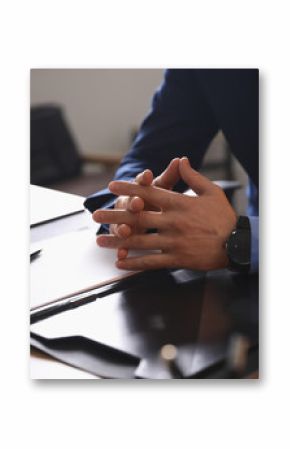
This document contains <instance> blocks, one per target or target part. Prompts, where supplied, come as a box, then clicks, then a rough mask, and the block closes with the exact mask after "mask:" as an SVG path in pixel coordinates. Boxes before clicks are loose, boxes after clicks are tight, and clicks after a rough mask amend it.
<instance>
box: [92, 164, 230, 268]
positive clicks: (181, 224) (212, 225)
mask: <svg viewBox="0 0 290 449" xmlns="http://www.w3.org/2000/svg"><path fill="white" fill-rule="evenodd" d="M149 173H151V172H150V171H149ZM151 176H152V178H153V175H152V174H151V175H149V174H148V171H147V178H150V180H151V181H152V183H150V185H148V182H147V183H146V182H144V174H143V178H142V179H143V185H142V182H140V175H139V179H138V177H137V178H136V181H135V182H134V183H129V182H125V181H113V182H111V183H110V184H109V189H110V191H111V192H112V193H114V194H115V195H117V196H118V197H119V198H120V199H121V201H120V200H119V203H120V202H123V205H125V207H124V208H116V209H114V210H97V211H95V212H94V214H93V219H94V220H95V221H96V222H98V223H108V224H111V227H110V231H111V233H110V234H107V235H100V236H98V237H97V243H98V245H99V246H102V247H106V248H116V249H117V250H118V260H117V261H116V266H117V267H118V268H121V269H126V270H146V269H157V268H177V267H180V268H190V269H194V270H205V271H207V270H214V269H220V268H225V267H226V266H227V265H228V259H227V255H226V249H225V242H226V240H227V238H228V236H229V235H230V233H231V231H232V230H233V229H234V227H235V224H236V221H237V218H236V214H235V212H234V210H233V208H232V207H231V205H230V203H229V202H228V200H227V198H226V196H225V194H224V192H223V191H222V189H220V188H219V187H218V186H216V185H215V184H214V183H212V182H211V181H210V180H209V179H207V178H206V177H204V176H202V175H201V174H200V173H198V172H197V171H195V170H193V169H192V168H191V166H190V164H189V161H188V159H187V158H182V159H180V160H179V159H174V160H173V161H172V162H171V164H170V166H169V167H168V169H167V170H166V171H165V172H164V173H163V174H162V175H161V176H160V177H159V178H158V182H153V179H151ZM179 179H182V180H183V181H184V182H185V183H186V184H187V185H188V186H189V187H190V188H191V189H192V190H193V191H194V192H195V193H196V194H197V195H198V196H194V197H192V196H188V195H184V194H181V193H176V192H173V191H171V190H168V189H171V188H172V187H173V185H172V184H173V183H174V184H175V183H176V182H177V181H178V180H179ZM144 184H145V185H144ZM146 184H147V185H146ZM153 184H154V185H153ZM166 184H167V185H166ZM158 185H161V186H162V187H163V188H162V187H158ZM126 206H127V207H126ZM147 229H155V230H156V232H154V233H146V230H147ZM112 231H113V232H112ZM129 249H142V250H158V251H157V252H154V253H152V252H151V253H148V254H145V255H142V256H138V257H128V250H129Z"/></svg>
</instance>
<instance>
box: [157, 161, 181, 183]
mask: <svg viewBox="0 0 290 449" xmlns="http://www.w3.org/2000/svg"><path fill="white" fill-rule="evenodd" d="M179 180H180V173H179V158H175V159H172V161H171V162H170V164H169V165H168V167H167V168H166V169H165V170H164V172H162V173H161V175H159V176H157V178H155V179H154V181H153V185H154V186H156V187H161V188H162V189H168V190H170V189H172V188H173V187H174V186H175V184H176V183H177V182H178V181H179Z"/></svg>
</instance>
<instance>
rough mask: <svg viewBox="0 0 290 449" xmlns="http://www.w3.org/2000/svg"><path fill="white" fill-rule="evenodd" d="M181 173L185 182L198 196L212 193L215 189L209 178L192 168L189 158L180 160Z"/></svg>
mask: <svg viewBox="0 0 290 449" xmlns="http://www.w3.org/2000/svg"><path fill="white" fill-rule="evenodd" d="M179 171H180V175H181V178H182V179H183V181H184V182H185V183H186V184H187V185H188V186H189V187H190V188H191V189H192V190H193V191H194V192H196V193H197V194H198V195H204V194H206V193H210V192H212V190H213V189H214V187H215V185H214V184H213V183H212V182H211V181H210V180H209V179H208V178H206V177H205V176H203V175H201V174H200V173H198V172H197V171H195V170H193V168H191V166H190V163H189V160H188V159H187V157H183V158H182V159H180V162H179Z"/></svg>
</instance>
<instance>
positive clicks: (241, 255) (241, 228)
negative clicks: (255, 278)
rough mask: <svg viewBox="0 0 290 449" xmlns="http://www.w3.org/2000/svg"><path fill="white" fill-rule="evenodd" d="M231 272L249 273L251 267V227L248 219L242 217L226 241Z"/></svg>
mask: <svg viewBox="0 0 290 449" xmlns="http://www.w3.org/2000/svg"><path fill="white" fill-rule="evenodd" d="M226 252H227V256H228V259H229V265H228V268H229V270H231V271H237V272H240V273H248V272H249V270H250V267H251V227H250V221H249V218H248V217H243V216H240V217H239V218H238V221H237V225H236V228H235V229H234V230H233V231H232V233H231V235H230V236H229V238H228V240H227V241H226Z"/></svg>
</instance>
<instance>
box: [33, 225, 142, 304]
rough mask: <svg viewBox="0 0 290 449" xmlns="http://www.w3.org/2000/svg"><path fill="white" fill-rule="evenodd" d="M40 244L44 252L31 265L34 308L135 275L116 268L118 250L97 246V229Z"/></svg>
mask: <svg viewBox="0 0 290 449" xmlns="http://www.w3.org/2000/svg"><path fill="white" fill-rule="evenodd" d="M39 244H41V248H42V251H41V253H40V255H39V257H37V258H36V259H35V260H34V261H33V262H31V264H30V306H31V308H35V307H37V306H40V305H43V304H46V303H49V302H52V301H56V300H58V299H62V298H65V297H69V296H72V295H75V294H78V293H82V292H86V291H89V290H91V289H93V288H97V287H99V286H103V285H106V284H110V283H111V282H114V281H117V280H119V279H122V278H124V277H127V276H130V275H132V274H133V273H134V272H128V271H124V270H119V269H118V268H116V266H115V261H116V251H115V250H112V249H106V248H100V247H99V246H97V244H96V234H95V231H94V230H93V229H89V230H82V231H77V232H72V233H69V234H65V235H61V236H58V237H54V238H51V239H49V240H43V241H41V242H39ZM139 253H140V252H139ZM136 254H137V253H136Z"/></svg>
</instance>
